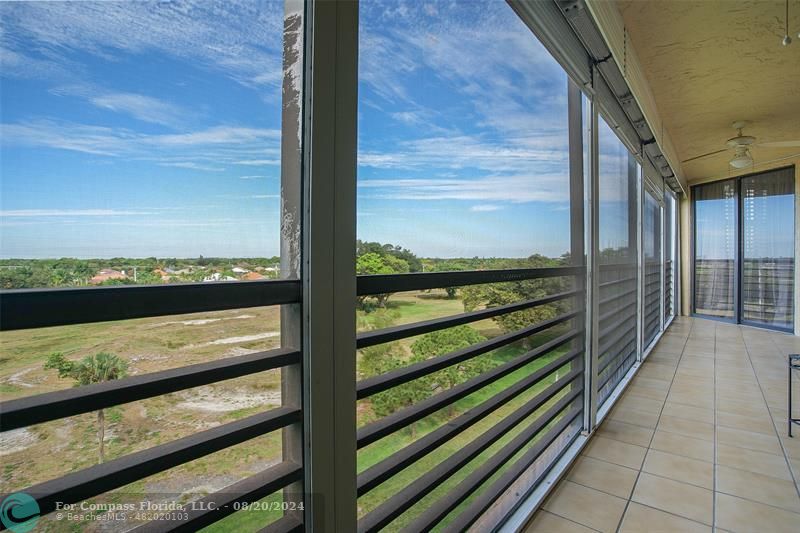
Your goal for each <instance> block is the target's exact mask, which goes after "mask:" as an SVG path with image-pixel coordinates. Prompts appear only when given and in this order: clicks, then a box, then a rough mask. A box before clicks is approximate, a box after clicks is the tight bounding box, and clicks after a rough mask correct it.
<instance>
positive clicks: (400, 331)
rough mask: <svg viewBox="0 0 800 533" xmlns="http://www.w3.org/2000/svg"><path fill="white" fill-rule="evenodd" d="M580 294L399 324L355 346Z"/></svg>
mask: <svg viewBox="0 0 800 533" xmlns="http://www.w3.org/2000/svg"><path fill="white" fill-rule="evenodd" d="M580 294H583V291H582V290H574V291H567V292H561V293H558V294H553V295H550V296H545V297H542V298H535V299H532V300H525V301H523V302H517V303H513V304H508V305H501V306H498V307H489V308H486V309H481V310H478V311H472V312H469V313H463V314H460V315H454V316H447V317H443V318H434V319H432V320H427V321H424V322H414V323H412V324H401V325H399V326H393V327H390V328H384V329H379V330H376V331H367V332H364V333H359V334H358V338H357V340H356V346H357V348H359V349H361V348H367V347H369V346H375V345H376V344H382V343H385V342H391V341H396V340H400V339H405V338H408V337H413V336H415V335H421V334H423V333H429V332H431V331H438V330H441V329H446V328H451V327H453V326H459V325H462V324H469V323H471V322H477V321H479V320H484V319H486V318H492V317H495V316H499V315H504V314H506V313H513V312H515V311H522V310H524V309H530V308H532V307H537V306H540V305H545V304H549V303H553V302H557V301H559V300H565V299H567V298H571V297H573V296H579V295H580Z"/></svg>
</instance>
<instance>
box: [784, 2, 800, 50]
mask: <svg viewBox="0 0 800 533" xmlns="http://www.w3.org/2000/svg"><path fill="white" fill-rule="evenodd" d="M797 36H798V37H800V33H798V34H797ZM790 44H792V38H791V37H789V0H786V26H785V31H784V32H783V46H789V45H790Z"/></svg>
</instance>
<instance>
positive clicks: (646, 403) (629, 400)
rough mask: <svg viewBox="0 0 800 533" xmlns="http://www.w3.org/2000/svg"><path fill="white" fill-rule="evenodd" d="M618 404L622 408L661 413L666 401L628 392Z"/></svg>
mask: <svg viewBox="0 0 800 533" xmlns="http://www.w3.org/2000/svg"><path fill="white" fill-rule="evenodd" d="M617 406H618V408H622V409H634V410H636V411H644V412H646V413H651V414H655V415H659V414H660V413H661V409H663V407H664V401H663V400H654V399H652V398H648V397H646V396H639V395H638V394H636V393H635V392H633V393H630V394H629V393H627V392H626V393H625V394H624V395H623V396H622V398H620V400H619V402H617Z"/></svg>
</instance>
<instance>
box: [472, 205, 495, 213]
mask: <svg viewBox="0 0 800 533" xmlns="http://www.w3.org/2000/svg"><path fill="white" fill-rule="evenodd" d="M501 209H503V207H502V206H500V205H497V204H478V205H473V206H472V207H470V208H469V210H470V211H475V212H477V213H481V212H486V211H500V210H501Z"/></svg>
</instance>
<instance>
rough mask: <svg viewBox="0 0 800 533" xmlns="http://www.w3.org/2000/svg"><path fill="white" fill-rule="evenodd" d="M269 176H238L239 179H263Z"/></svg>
mask: <svg viewBox="0 0 800 533" xmlns="http://www.w3.org/2000/svg"><path fill="white" fill-rule="evenodd" d="M267 178H269V176H239V179H240V180H265V179H267Z"/></svg>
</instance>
